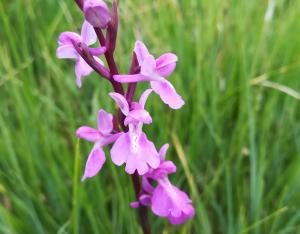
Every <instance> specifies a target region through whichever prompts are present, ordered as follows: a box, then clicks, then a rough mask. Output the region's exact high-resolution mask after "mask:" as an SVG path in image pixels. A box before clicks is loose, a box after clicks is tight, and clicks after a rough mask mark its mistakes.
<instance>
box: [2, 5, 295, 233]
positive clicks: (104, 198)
mask: <svg viewBox="0 0 300 234" xmlns="http://www.w3.org/2000/svg"><path fill="white" fill-rule="evenodd" d="M273 2H274V1H272V0H271V1H269V2H268V1H266V0H264V1H260V0H251V1H238V0H231V1H230V0H213V1H212V0H187V1H180V0H155V1H153V0H144V1H137V0H134V1H133V0H121V1H120V16H121V25H120V34H119V42H118V48H117V56H116V59H117V61H118V62H119V64H120V67H121V70H122V71H123V72H125V71H127V69H128V66H129V60H130V55H131V51H132V49H133V45H134V41H135V40H136V39H142V40H144V41H145V43H146V44H147V45H148V46H149V48H150V49H151V51H153V53H154V54H155V55H159V54H160V53H161V52H167V51H173V52H175V53H176V54H177V55H178V57H179V63H178V67H177V70H176V73H175V75H173V76H172V77H171V79H172V82H174V84H175V86H176V88H177V90H178V92H179V93H180V94H182V95H183V97H184V99H185V100H186V105H185V107H184V108H183V109H181V110H180V111H172V110H169V109H168V108H166V106H164V105H163V104H161V102H159V101H158V98H157V97H156V96H152V97H151V100H150V101H149V109H150V112H151V113H152V116H153V119H154V124H153V126H151V128H150V127H149V128H148V127H146V128H145V131H146V132H147V134H149V137H150V139H153V140H154V141H155V143H156V145H157V147H159V146H161V145H162V144H163V143H165V142H167V141H169V142H170V144H171V151H170V152H169V155H168V156H167V157H168V158H169V159H172V160H174V161H175V162H176V163H177V165H178V173H177V174H176V175H173V176H172V177H171V180H172V182H174V183H175V184H176V185H178V186H180V187H181V188H182V189H184V190H185V191H187V192H189V194H191V196H192V198H193V201H194V205H195V207H196V209H197V215H196V217H195V218H194V219H193V220H192V221H190V222H188V223H187V224H185V225H182V226H178V227H172V226H170V225H169V224H168V222H167V221H165V220H163V219H161V218H157V217H154V216H153V215H150V219H151V224H152V227H153V233H201V234H209V233H213V234H214V233H256V234H259V233H267V234H269V233H272V234H273V233H278V234H288V233H291V234H292V233H300V231H299V230H300V209H299V208H300V180H299V176H300V141H299V137H300V122H299V118H300V111H299V109H300V105H299V100H298V99H299V98H298V99H297V97H299V93H298V92H300V80H299V79H300V43H299V32H300V22H299V16H300V14H299V9H300V1H297V0H277V1H275V8H273V7H272V3H273ZM267 9H269V10H267ZM268 11H269V12H270V11H271V13H273V14H271V16H270V13H267V14H268V17H265V14H266V12H268ZM81 22H82V15H81V13H80V12H79V10H78V9H77V7H76V6H75V4H74V3H73V1H59V0H14V1H1V2H0V42H1V43H0V110H1V111H0V201H1V202H0V233H5V234H12V233H59V234H64V233H75V234H76V233H140V232H141V230H140V228H139V224H138V219H137V217H136V215H137V214H136V211H135V210H133V209H131V208H129V205H128V204H129V202H131V201H133V200H134V199H135V197H134V192H133V188H132V185H131V181H130V177H129V176H127V175H126V174H125V172H124V170H122V169H121V170H120V169H119V168H116V167H115V166H114V165H113V164H112V163H111V161H110V160H107V163H106V164H105V167H104V169H103V170H102V171H101V173H100V174H99V175H98V176H97V177H96V178H95V179H93V180H89V181H87V182H85V183H81V182H80V176H81V173H82V172H83V166H84V163H85V160H86V157H87V154H88V152H89V150H90V148H91V145H90V144H88V143H86V142H83V141H80V142H79V141H78V140H77V139H76V137H75V135H74V132H75V130H76V128H77V127H79V126H80V125H82V124H89V125H92V126H93V125H95V116H96V113H97V111H98V109H99V108H100V107H103V108H105V109H106V110H107V111H114V105H113V102H112V101H111V100H110V98H108V96H107V92H108V91H109V90H111V88H110V87H109V86H108V84H106V82H103V81H102V80H101V79H100V78H99V77H97V75H96V74H93V75H92V76H91V77H88V78H86V79H85V80H84V85H83V88H82V89H80V90H79V89H77V88H76V86H75V77H74V71H73V64H71V62H69V61H61V60H57V59H56V58H55V49H56V46H57V45H56V40H57V36H58V34H59V33H60V32H61V31H66V30H71V31H72V30H75V31H76V30H79V28H80V24H81Z"/></svg>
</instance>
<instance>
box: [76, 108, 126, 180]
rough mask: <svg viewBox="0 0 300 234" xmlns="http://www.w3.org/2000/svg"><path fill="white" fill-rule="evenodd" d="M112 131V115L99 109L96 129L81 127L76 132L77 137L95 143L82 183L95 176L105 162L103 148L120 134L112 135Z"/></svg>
mask: <svg viewBox="0 0 300 234" xmlns="http://www.w3.org/2000/svg"><path fill="white" fill-rule="evenodd" d="M112 130H113V116H112V114H108V113H107V112H106V111H104V110H102V109H101V110H99V112H98V129H94V128H91V127H87V126H82V127H80V128H78V130H77V131H76V135H77V136H78V137H80V138H83V139H85V140H87V141H90V142H94V143H95V144H94V147H93V149H92V151H91V152H90V155H89V157H88V160H87V162H86V165H85V171H84V175H83V177H82V181H83V180H85V179H87V178H91V177H93V176H95V175H97V174H98V172H99V171H100V170H101V169H102V166H103V164H104V163H105V160H106V159H105V154H104V151H103V147H105V146H107V145H109V144H111V143H113V142H114V141H116V139H117V138H118V137H119V136H120V133H116V134H112V133H111V132H112Z"/></svg>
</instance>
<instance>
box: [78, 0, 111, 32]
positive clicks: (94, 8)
mask: <svg viewBox="0 0 300 234" xmlns="http://www.w3.org/2000/svg"><path fill="white" fill-rule="evenodd" d="M83 12H84V15H85V19H86V20H87V21H88V22H89V23H90V24H91V25H93V26H94V27H98V28H102V29H105V28H106V27H107V24H108V22H109V21H110V19H111V16H110V12H109V9H108V7H107V5H106V3H105V1H103V0H85V1H84V4H83Z"/></svg>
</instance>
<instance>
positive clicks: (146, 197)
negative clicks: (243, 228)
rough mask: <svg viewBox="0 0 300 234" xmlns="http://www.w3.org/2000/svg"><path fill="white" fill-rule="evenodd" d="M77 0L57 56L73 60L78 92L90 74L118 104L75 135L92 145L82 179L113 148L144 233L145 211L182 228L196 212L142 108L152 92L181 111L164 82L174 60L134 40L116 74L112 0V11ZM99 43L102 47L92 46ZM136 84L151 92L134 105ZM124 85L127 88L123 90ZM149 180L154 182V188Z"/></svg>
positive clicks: (92, 0)
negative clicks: (75, 22)
mask: <svg viewBox="0 0 300 234" xmlns="http://www.w3.org/2000/svg"><path fill="white" fill-rule="evenodd" d="M75 2H76V4H77V5H78V7H79V8H80V9H81V10H82V11H83V13H84V16H85V21H84V23H83V26H82V29H81V34H77V33H74V32H63V33H61V35H60V36H59V39H58V48H57V52H56V54H57V57H58V58H63V59H65V58H70V59H74V60H75V74H76V84H77V86H78V87H79V88H80V87H81V86H82V78H83V77H86V76H88V75H89V74H90V73H92V72H93V71H95V72H97V73H98V74H99V75H100V76H101V77H103V78H104V79H105V80H108V81H109V82H110V83H111V84H112V86H113V90H114V92H111V93H109V96H110V97H111V98H112V99H113V100H114V101H115V103H116V105H117V106H118V111H117V114H116V115H115V116H114V115H112V114H110V113H107V112H106V111H105V110H103V109H100V110H99V112H98V119H97V120H98V121H97V122H98V127H97V128H91V127H89V126H82V127H80V128H78V129H77V131H76V135H77V137H79V138H83V139H85V140H87V141H90V142H93V143H94V147H93V148H92V150H91V152H90V154H89V156H88V159H87V162H86V166H85V171H84V175H83V177H82V181H84V180H86V179H89V178H92V177H94V176H96V175H97V174H98V173H99V172H100V171H101V169H102V167H103V165H104V163H105V161H106V157H105V153H104V151H103V148H104V147H107V146H108V145H112V147H111V150H110V156H111V159H112V161H113V163H114V164H115V165H117V166H122V165H125V171H126V172H127V173H128V174H129V175H131V178H132V183H133V187H134V191H135V194H136V201H134V202H132V203H131V204H130V206H131V207H132V208H137V209H138V214H139V220H140V225H141V227H142V230H143V233H144V234H150V233H151V226H150V223H149V220H148V207H149V208H151V210H152V212H153V213H154V214H155V215H157V216H160V217H165V218H167V219H168V220H169V222H170V223H171V224H174V225H176V224H182V223H184V222H186V221H187V220H189V219H191V218H192V217H193V216H194V214H195V210H194V208H193V206H192V201H191V200H190V199H189V197H188V196H187V194H186V193H185V192H183V191H181V190H179V189H178V188H177V187H176V186H174V185H173V184H172V183H171V182H170V181H169V179H168V174H171V173H175V172H176V166H175V165H174V163H173V162H171V161H166V160H165V155H166V153H167V149H168V147H169V145H168V144H165V145H164V146H163V147H161V149H160V150H159V152H158V151H157V149H156V147H155V145H154V144H153V142H152V141H150V140H149V139H148V137H147V135H146V133H145V132H144V131H143V125H144V124H151V123H152V117H151V115H150V113H149V112H148V111H147V110H146V108H145V106H146V101H147V99H148V97H149V96H150V95H151V94H152V93H156V94H157V95H158V96H159V97H160V98H161V100H162V101H163V102H164V103H165V104H167V105H168V106H169V107H170V108H172V109H180V108H181V107H182V106H183V105H184V101H183V99H182V97H181V96H180V95H179V94H178V93H177V92H176V90H175V88H174V87H173V85H172V84H171V83H170V82H169V81H168V80H167V78H168V77H169V76H170V75H171V74H172V73H173V71H174V70H175V67H176V63H177V60H178V59H177V56H176V55H175V54H173V53H165V54H163V55H161V56H160V57H158V58H157V59H156V58H155V57H154V56H153V55H152V54H150V52H149V51H148V49H147V47H146V46H145V44H144V43H143V42H141V41H137V42H136V43H135V48H134V51H133V53H132V60H131V66H130V69H129V72H128V74H120V73H119V70H118V67H117V64H116V62H115V59H114V52H115V49H116V41H117V35H118V27H119V19H118V6H117V2H116V0H112V9H111V12H110V11H109V8H108V6H107V5H106V3H105V1H103V0H75ZM104 31H105V36H104ZM97 40H98V41H99V44H100V47H99V48H91V47H90V46H91V45H93V44H95V43H96V41H97ZM101 55H104V57H105V59H106V62H107V65H108V68H106V67H105V65H104V63H103V62H102V61H101V59H100V58H99V56H101ZM140 82H149V84H150V87H151V88H149V89H147V90H145V91H144V92H143V93H142V95H141V96H140V98H139V100H138V101H135V100H134V98H135V92H136V89H137V86H138V83H140ZM125 84H128V85H127V87H128V88H127V90H126V92H125V90H124V85H125ZM153 181H156V182H157V185H156V187H154V186H153V184H152V182H153Z"/></svg>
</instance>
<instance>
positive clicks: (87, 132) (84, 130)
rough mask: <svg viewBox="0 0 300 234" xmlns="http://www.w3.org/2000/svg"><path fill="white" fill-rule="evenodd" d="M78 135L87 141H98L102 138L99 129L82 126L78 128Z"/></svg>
mask: <svg viewBox="0 0 300 234" xmlns="http://www.w3.org/2000/svg"><path fill="white" fill-rule="evenodd" d="M76 136H77V137H79V138H82V139H85V140H87V141H91V142H96V141H98V140H99V139H100V138H101V135H100V133H99V131H98V130H97V129H94V128H91V127H87V126H82V127H80V128H78V129H77V131H76Z"/></svg>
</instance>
